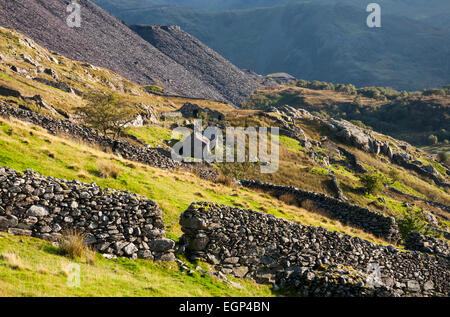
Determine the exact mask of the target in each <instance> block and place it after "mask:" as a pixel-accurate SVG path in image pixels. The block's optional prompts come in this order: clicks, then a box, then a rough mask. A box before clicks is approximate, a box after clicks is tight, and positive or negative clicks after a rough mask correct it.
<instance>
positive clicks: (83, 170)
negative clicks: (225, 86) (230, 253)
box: [0, 29, 450, 296]
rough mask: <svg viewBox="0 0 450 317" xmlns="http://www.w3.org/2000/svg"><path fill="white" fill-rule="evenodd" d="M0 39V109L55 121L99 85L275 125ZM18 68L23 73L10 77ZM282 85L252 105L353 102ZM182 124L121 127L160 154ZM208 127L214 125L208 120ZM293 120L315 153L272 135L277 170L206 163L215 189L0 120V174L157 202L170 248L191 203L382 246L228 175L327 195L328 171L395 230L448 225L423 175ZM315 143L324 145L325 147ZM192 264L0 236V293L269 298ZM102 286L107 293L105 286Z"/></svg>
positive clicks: (155, 102) (246, 122) (269, 118)
mask: <svg viewBox="0 0 450 317" xmlns="http://www.w3.org/2000/svg"><path fill="white" fill-rule="evenodd" d="M0 36H1V37H0V46H1V47H2V48H3V49H4V50H2V53H1V60H0V76H1V77H0V86H1V87H3V88H2V89H3V90H2V92H4V91H10V90H11V89H12V90H16V91H19V92H20V94H21V97H14V96H11V95H6V96H1V97H0V102H2V103H5V104H7V105H9V106H13V107H19V106H22V107H26V108H29V109H31V110H34V111H37V112H40V113H44V114H50V115H53V116H55V117H59V118H61V117H63V116H64V115H70V116H72V115H73V109H74V107H76V106H80V105H81V106H82V105H83V104H84V100H83V98H82V94H83V93H84V92H89V91H91V90H92V89H102V90H105V91H115V92H117V93H119V94H120V95H121V96H122V97H123V98H126V100H128V101H129V102H130V103H133V104H140V103H144V104H150V105H152V106H153V107H154V108H155V109H156V111H158V112H159V111H170V110H176V109H178V108H179V107H180V106H181V105H182V104H183V103H184V102H193V103H197V104H199V105H200V106H203V107H205V106H207V107H210V108H212V109H216V110H220V111H222V112H223V113H224V114H225V116H226V119H225V121H224V122H219V124H223V125H225V126H241V127H249V126H253V127H260V126H265V127H273V126H279V125H280V123H279V122H278V121H277V120H275V118H274V116H276V113H269V112H265V113H262V112H261V111H260V108H264V109H266V108H267V106H268V105H269V104H267V105H266V104H264V103H263V104H262V106H261V107H259V106H260V105H259V101H257V102H255V104H254V105H255V106H254V107H252V106H248V107H249V108H251V109H234V108H232V107H231V106H227V105H224V104H222V103H218V102H214V101H210V100H192V99H189V98H182V97H173V96H172V97H166V96H159V95H155V94H151V93H148V92H146V91H145V89H143V88H142V87H140V86H138V85H136V84H133V83H131V82H129V81H127V80H125V79H123V78H122V77H120V76H119V75H117V74H115V73H113V72H110V71H108V70H106V69H102V68H97V67H92V66H90V65H87V64H83V63H80V62H76V61H73V60H70V59H67V58H64V57H61V56H59V55H55V54H52V53H50V52H49V51H47V50H45V49H42V48H41V47H39V46H37V45H36V44H35V43H34V42H31V41H29V40H26V39H25V38H24V37H23V36H21V35H19V34H18V33H15V32H11V31H9V30H6V29H0ZM30 59H32V60H39V63H40V64H41V65H42V67H43V68H44V70H45V68H48V69H51V70H52V71H53V72H50V71H44V72H40V73H39V74H36V75H37V76H39V77H42V78H45V79H47V80H55V81H56V79H55V78H54V77H55V73H56V74H57V77H58V80H57V81H58V82H63V83H65V84H66V85H68V86H70V87H72V88H73V89H76V90H77V91H79V93H75V92H66V91H63V90H61V89H57V88H54V87H51V86H49V85H46V84H42V83H40V82H37V81H36V80H33V77H34V76H35V73H34V71H33V69H35V67H31V66H30V65H29V64H30V63H29V60H30ZM27 60H28V61H27ZM13 68H15V69H16V71H14V70H13ZM17 69H22V70H25V71H26V72H18V71H17ZM285 88H286V87H284V86H282V87H278V88H277V89H279V91H277V93H276V94H275V95H276V96H275V98H273V100H272V99H271V98H272V97H271V95H270V94H266V92H263V93H262V94H259V95H257V96H256V97H255V98H256V99H252V100H250V102H252V101H255V100H264V99H261V98H266V97H267V99H269V101H270V102H272V101H273V104H270V105H281V104H282V101H283V102H284V101H288V100H287V99H284V100H283V98H288V99H289V101H290V102H289V103H291V104H292V100H303V99H302V98H307V99H306V100H308V102H309V103H311V104H317V105H321V104H323V98H329V99H330V100H334V98H338V99H339V102H342V103H347V102H352V101H351V100H352V99H353V98H354V96H351V95H348V94H344V93H339V94H338V93H336V92H327V91H325V92H324V91H320V90H308V89H303V88H301V87H296V88H295V89H294V88H292V87H291V88H289V87H288V89H294V91H295V92H299V91H301V93H299V94H298V95H296V94H293V95H289V94H287V95H284V93H283V92H282V90H283V89H285ZM8 89H9V90H8ZM36 94H39V95H40V96H41V98H42V100H43V101H45V104H46V106H45V107H44V106H42V105H41V106H39V105H38V104H37V103H36V101H33V100H30V99H28V98H26V97H32V96H34V95H36ZM280 96H281V99H280V98H279V97H280ZM258 98H259V99H258ZM290 98H292V100H291V99H290ZM308 98H310V99H308ZM361 98H362V100H363V101H364V102H371V101H374V102H378V103H376V105H375V106H374V108H377V107H378V108H380V107H381V106H382V104H383V102H382V101H380V100H375V99H373V98H369V97H365V96H363V97H361ZM280 100H282V101H280ZM313 100H314V101H313ZM321 110H323V109H321ZM206 120H207V118H206ZM186 121H188V122H186ZM191 121H192V118H174V119H170V120H167V121H161V122H159V123H157V124H152V125H148V126H145V127H141V128H129V129H128V130H127V131H128V133H129V134H132V135H134V136H136V137H137V138H139V139H141V140H142V141H144V142H145V143H147V144H149V145H150V146H157V147H164V146H166V145H167V142H168V141H170V140H171V138H172V134H171V131H172V129H173V128H174V127H177V126H186V125H189V123H190V122H191ZM73 122H76V121H73ZM206 123H207V122H205V124H206ZM210 123H214V124H217V123H218V122H217V120H212V122H210ZM293 123H296V124H297V125H298V126H299V127H301V128H302V129H303V130H304V131H305V134H306V135H307V137H308V139H309V140H311V141H312V142H313V145H312V147H310V148H307V147H306V145H305V146H303V144H302V143H301V142H299V141H297V140H296V139H294V138H292V137H289V136H287V135H282V136H281V137H280V168H279V170H278V171H277V172H276V173H273V174H263V173H261V171H260V166H259V164H258V163H257V164H253V163H251V164H250V163H242V164H241V163H236V164H230V163H225V164H216V166H215V167H216V168H217V170H218V171H219V178H218V179H217V181H216V182H211V181H207V180H204V179H201V178H200V177H199V176H198V175H196V174H195V173H191V172H189V171H187V170H184V169H179V170H162V169H158V168H154V167H149V166H147V165H143V164H140V163H136V162H133V161H129V160H126V159H123V158H121V157H119V156H118V155H116V154H113V153H112V152H111V151H109V150H107V149H104V148H100V147H99V146H96V145H93V144H85V143H83V142H82V141H80V140H74V139H72V138H70V136H68V135H63V134H56V135H54V134H51V133H49V132H48V131H46V130H44V129H43V128H42V127H40V126H36V125H33V124H30V123H26V122H23V121H19V120H17V119H14V118H3V117H2V118H0V166H7V167H9V168H13V169H16V170H18V171H24V170H26V169H29V168H32V169H34V170H35V171H37V172H39V173H41V174H42V175H45V176H53V177H58V178H62V179H67V180H76V179H78V180H81V181H83V182H87V183H90V182H95V183H96V184H98V185H99V186H101V187H102V188H113V189H119V190H128V191H130V192H133V193H136V194H139V195H142V196H145V197H148V198H150V199H152V200H154V201H156V202H157V203H158V204H159V206H160V208H161V210H162V211H163V218H164V223H165V227H166V236H167V237H168V238H171V239H174V240H178V239H179V237H180V236H181V234H182V232H181V228H180V225H179V217H180V214H181V213H182V212H183V211H184V210H186V208H187V207H188V206H189V205H190V204H191V203H192V202H195V201H209V202H217V203H220V204H225V205H229V206H235V207H240V208H244V209H252V210H255V211H260V212H264V213H269V214H272V215H275V216H277V217H280V218H284V219H288V220H291V221H296V222H300V223H301V224H303V225H310V226H320V227H323V228H326V229H328V230H332V231H339V232H343V233H346V234H349V235H351V236H357V237H360V238H362V239H365V240H369V241H372V242H374V243H377V244H388V243H387V242H386V241H383V240H381V239H378V238H375V237H374V236H373V235H371V234H368V233H367V232H364V231H362V230H360V229H356V228H353V227H351V226H349V225H347V224H345V223H340V222H339V221H337V220H334V219H331V218H330V217H329V215H328V214H327V213H326V212H324V211H323V210H322V209H320V208H317V206H316V205H315V204H314V203H313V202H311V201H305V202H301V203H298V202H297V201H295V199H292V197H289V195H286V196H281V197H279V198H280V199H276V198H274V197H273V196H271V193H270V192H267V193H265V192H260V191H254V190H249V189H246V188H243V187H240V186H238V185H236V184H235V183H233V178H235V179H249V178H253V179H259V180H262V181H266V182H272V183H275V184H280V185H293V186H296V187H298V188H299V189H303V190H310V191H314V192H317V193H325V194H327V195H330V196H334V195H335V194H336V192H335V189H334V188H332V187H331V186H330V181H331V174H332V173H334V175H335V177H336V179H337V182H338V184H339V186H340V187H341V189H342V191H343V193H344V195H345V196H346V197H347V198H348V201H349V202H351V203H354V204H357V205H360V206H363V207H367V208H369V209H372V210H376V211H378V212H380V213H383V214H385V215H389V216H393V217H395V218H396V219H397V221H398V222H401V221H402V220H403V219H404V217H405V216H406V215H408V214H409V213H410V212H418V213H420V212H424V214H425V211H426V212H427V213H431V214H432V215H434V217H436V218H437V221H438V223H437V225H436V226H437V227H438V228H434V229H440V230H447V229H448V226H449V225H450V223H449V222H448V221H446V220H445V219H448V217H449V216H450V215H448V213H447V212H445V211H443V210H441V209H440V208H437V207H436V206H432V205H429V204H427V203H425V202H423V201H422V200H421V199H429V200H433V201H435V202H440V203H445V204H447V205H450V192H449V189H448V188H443V187H438V186H437V185H435V183H433V182H432V181H431V180H429V179H427V178H425V177H423V176H419V175H418V174H415V173H411V172H410V171H407V170H405V169H403V168H400V167H398V166H393V165H392V164H391V163H390V162H389V161H388V160H387V158H386V157H383V156H381V155H372V154H368V153H366V152H363V151H360V150H357V149H356V148H355V147H352V146H348V145H344V144H341V143H339V142H338V141H336V143H334V141H330V140H332V135H331V134H330V133H331V132H330V131H329V130H327V129H325V128H324V127H323V126H321V125H320V124H319V123H318V122H317V121H314V120H308V119H296V120H294V121H291V124H293ZM324 137H327V138H328V141H326V140H325V138H324ZM377 137H378V138H379V139H381V140H386V141H389V142H390V144H391V146H392V147H393V148H394V149H398V148H400V147H401V146H406V145H405V144H404V143H402V142H400V141H398V140H395V139H393V138H392V137H389V136H384V135H378V134H377ZM338 145H339V146H342V147H343V148H345V149H346V150H348V151H351V152H352V153H354V154H355V155H356V157H357V158H358V159H359V161H360V164H361V165H363V167H364V168H366V169H367V170H368V171H369V172H371V173H376V174H377V175H379V177H380V179H381V180H382V182H384V183H385V184H386V186H384V185H382V186H381V188H380V189H379V191H378V192H373V193H367V192H365V191H364V187H363V186H364V183H363V182H362V179H361V178H362V177H363V176H364V175H365V174H364V173H361V172H358V171H355V169H354V168H353V167H352V166H350V165H349V162H348V159H347V158H346V157H343V156H342V155H341V154H340V152H339V151H336V149H337V146H338ZM407 148H408V150H409V151H410V153H412V154H414V157H415V158H417V159H419V160H421V161H422V162H423V164H431V165H433V167H435V168H436V170H437V171H438V173H439V177H440V179H443V180H447V179H448V177H447V176H445V173H446V170H445V167H444V166H443V165H442V164H441V163H439V162H437V161H436V160H435V158H434V157H432V156H431V155H429V154H427V153H426V152H424V151H421V150H419V149H416V148H414V147H412V146H409V145H408V146H407ZM311 152H313V153H316V154H314V155H315V156H316V158H314V159H313V158H312V155H311ZM325 156H327V157H329V158H332V159H335V161H334V162H332V163H330V164H325V163H324V161H323V158H324V157H325ZM387 185H388V186H387ZM389 186H390V187H393V188H395V189H397V190H400V191H402V192H404V193H406V194H410V195H414V196H417V197H418V198H417V199H416V198H411V197H408V196H406V195H403V194H399V193H397V192H395V191H392V190H391V189H390V188H389ZM420 220H423V219H422V218H421V219H420ZM433 234H436V236H438V232H437V230H434V231H433ZM73 261H75V262H76V263H77V264H79V265H80V267H81V287H80V288H70V287H68V286H67V284H66V281H67V277H68V271H67V265H68V264H69V263H70V262H73ZM197 265H200V266H201V267H203V269H205V270H208V269H209V268H208V267H207V265H206V264H204V263H188V266H189V269H192V270H193V271H194V272H193V273H192V274H189V273H186V271H185V270H180V269H179V268H178V266H177V265H176V264H161V263H153V262H151V261H141V260H138V261H136V262H134V261H130V260H127V259H116V260H111V261H107V260H105V259H104V258H102V257H101V256H99V255H97V256H96V261H95V264H94V265H93V264H89V263H88V262H86V261H85V260H84V259H75V260H70V259H69V258H66V257H63V256H61V255H60V251H58V249H57V248H56V247H55V246H53V245H52V244H50V243H47V242H44V241H39V240H36V239H32V238H20V237H13V236H10V235H8V234H0V277H1V278H0V296H272V295H279V294H277V293H276V292H274V291H273V290H272V289H270V288H269V287H267V286H260V285H257V284H255V283H253V282H251V281H247V280H234V279H231V280H232V281H236V282H237V283H239V284H240V285H241V287H239V286H236V285H234V286H233V285H232V284H227V283H225V282H224V281H223V280H217V279H215V278H213V277H211V276H210V275H208V274H206V275H205V274H202V273H201V272H199V271H198V270H196V267H197ZM104 285H108V288H106V287H104Z"/></svg>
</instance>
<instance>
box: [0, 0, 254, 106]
mask: <svg viewBox="0 0 450 317" xmlns="http://www.w3.org/2000/svg"><path fill="white" fill-rule="evenodd" d="M79 3H80V5H81V7H82V8H81V15H82V23H81V27H80V28H69V27H68V26H67V24H66V17H67V15H68V14H67V13H66V6H67V2H66V1H63V0H50V1H48V0H46V1H43V0H39V1H32V0H25V1H20V2H18V1H14V2H11V1H7V0H0V6H1V7H2V10H1V11H0V25H1V26H4V27H7V28H11V29H16V30H18V31H20V32H22V33H24V34H25V35H28V36H29V37H31V38H32V39H34V40H36V42H37V43H38V44H40V45H42V46H44V47H46V48H48V49H50V50H53V51H56V52H58V53H60V54H62V55H64V56H67V57H69V58H71V59H76V60H82V61H85V62H88V63H91V64H94V65H98V66H102V67H105V68H108V69H111V70H113V71H115V72H117V73H119V74H121V75H122V76H124V77H126V78H128V79H130V80H132V81H135V82H137V83H139V84H156V85H159V86H162V87H164V88H165V89H166V90H169V91H171V92H175V93H178V94H181V95H188V96H192V97H204V98H209V99H216V100H221V101H229V102H232V103H238V102H239V101H242V99H243V98H244V97H245V96H248V94H249V91H248V88H247V89H244V90H239V89H238V90H237V92H235V86H233V87H227V84H228V83H222V84H224V85H225V86H223V87H221V92H222V93H220V92H218V91H217V90H216V89H215V88H214V87H213V86H212V85H211V83H210V82H203V81H202V80H200V79H198V78H196V76H194V75H193V74H191V73H190V72H189V71H188V70H187V69H186V68H185V67H183V66H182V65H180V64H177V63H176V62H175V61H174V60H172V59H171V58H169V57H168V56H166V55H165V54H163V53H162V52H160V51H159V50H157V49H156V48H155V47H153V46H152V45H151V44H149V43H148V42H146V41H144V40H143V39H142V38H141V37H139V36H138V35H137V34H136V33H134V32H133V31H131V30H130V29H129V28H128V27H127V26H126V25H124V24H123V23H121V22H120V21H119V20H117V19H115V18H114V17H112V16H110V15H109V14H108V13H107V12H106V11H104V10H102V9H100V8H99V7H97V6H96V5H94V4H93V3H92V2H90V1H87V0H82V1H79ZM234 79H235V80H238V81H239V84H238V85H237V86H242V87H248V86H251V87H256V83H254V82H253V80H252V79H251V78H250V77H248V76H246V75H245V74H244V73H239V74H238V76H237V77H235V78H234ZM211 80H212V81H214V78H211ZM216 86H217V85H216ZM230 91H233V94H237V95H238V96H239V97H238V98H230V96H229V93H230Z"/></svg>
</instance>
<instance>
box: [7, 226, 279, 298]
mask: <svg viewBox="0 0 450 317" xmlns="http://www.w3.org/2000/svg"><path fill="white" fill-rule="evenodd" d="M5 254H14V255H15V258H16V259H18V264H17V263H13V262H12V261H10V260H8V258H6V259H5V258H4V257H2V255H5ZM71 263H74V264H77V265H79V267H80V284H79V287H70V284H68V283H67V281H68V276H69V274H70V270H68V265H69V264H71ZM189 266H190V268H193V269H194V268H195V266H197V264H193V263H192V264H189ZM201 266H202V267H204V268H205V267H207V264H201ZM231 280H234V281H236V282H238V283H239V284H240V285H241V286H242V287H243V288H242V289H238V288H235V287H232V286H230V285H228V284H226V283H225V282H223V281H222V280H218V279H215V278H213V277H210V276H209V275H207V274H205V275H203V274H201V273H200V272H198V271H196V272H195V273H194V274H192V275H188V274H186V273H183V272H181V271H180V270H179V269H178V265H176V264H175V263H155V262H152V261H146V260H136V261H132V260H128V259H123V258H118V259H115V260H106V259H104V258H103V256H101V255H99V254H98V255H97V257H96V262H95V265H89V264H86V263H84V262H82V261H79V262H78V261H75V260H71V259H69V258H66V257H63V256H61V255H58V249H57V248H55V247H54V246H52V244H51V243H49V242H46V241H43V240H39V239H35V238H24V237H16V236H11V235H8V234H5V233H0V296H20V297H23V296H39V297H43V296H45V297H52V296H64V297H66V296H77V297H78V296H121V297H122V296H124V297H127V296H138V297H141V296H146V297H147V296H163V297H164V296H171V297H174V296H175V297H177V296H188V297H191V296H192V297H193V296H195V297H197V296H223V297H234V296H263V297H267V296H274V294H273V292H272V290H271V288H270V287H269V286H266V285H258V284H256V283H254V282H252V281H250V280H246V279H239V280H237V279H232V278H231Z"/></svg>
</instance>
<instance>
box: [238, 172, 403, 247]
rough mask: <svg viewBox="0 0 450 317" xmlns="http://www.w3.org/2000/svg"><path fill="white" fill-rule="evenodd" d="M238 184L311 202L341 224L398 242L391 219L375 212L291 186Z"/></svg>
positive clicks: (255, 181)
mask: <svg viewBox="0 0 450 317" xmlns="http://www.w3.org/2000/svg"><path fill="white" fill-rule="evenodd" d="M240 183H241V185H242V186H245V187H248V188H251V189H258V190H263V191H267V192H270V193H271V194H272V195H274V196H276V197H280V196H281V195H285V194H291V195H293V196H294V197H295V198H296V199H297V202H298V203H300V204H301V202H302V201H304V200H311V201H313V202H314V204H315V205H316V206H317V207H318V208H320V209H322V210H325V211H326V212H327V213H328V214H329V215H330V217H332V218H335V219H337V220H339V221H340V222H341V223H343V224H349V225H351V226H354V227H357V228H360V229H362V230H364V231H366V232H369V233H372V234H373V235H375V236H377V237H380V238H383V239H385V240H386V241H390V242H394V243H395V242H397V241H398V240H399V237H400V234H399V231H398V226H397V224H396V222H395V219H394V218H393V217H386V216H384V215H381V214H379V213H376V212H375V211H371V210H369V209H367V208H363V207H360V206H357V205H353V204H350V203H347V202H344V201H342V200H339V199H336V198H332V197H329V196H327V195H325V194H319V193H314V192H309V191H304V190H299V189H297V188H295V187H291V186H278V185H274V184H270V183H262V182H260V181H257V180H241V181H240Z"/></svg>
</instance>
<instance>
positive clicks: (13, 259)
mask: <svg viewBox="0 0 450 317" xmlns="http://www.w3.org/2000/svg"><path fill="white" fill-rule="evenodd" d="M0 258H1V259H2V260H3V261H5V262H6V263H8V265H9V266H10V267H11V268H12V269H13V270H18V271H23V270H25V269H26V267H25V265H24V264H23V262H22V260H21V259H20V258H19V257H18V256H17V255H16V254H15V253H13V252H7V253H3V254H2V255H1V257H0Z"/></svg>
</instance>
